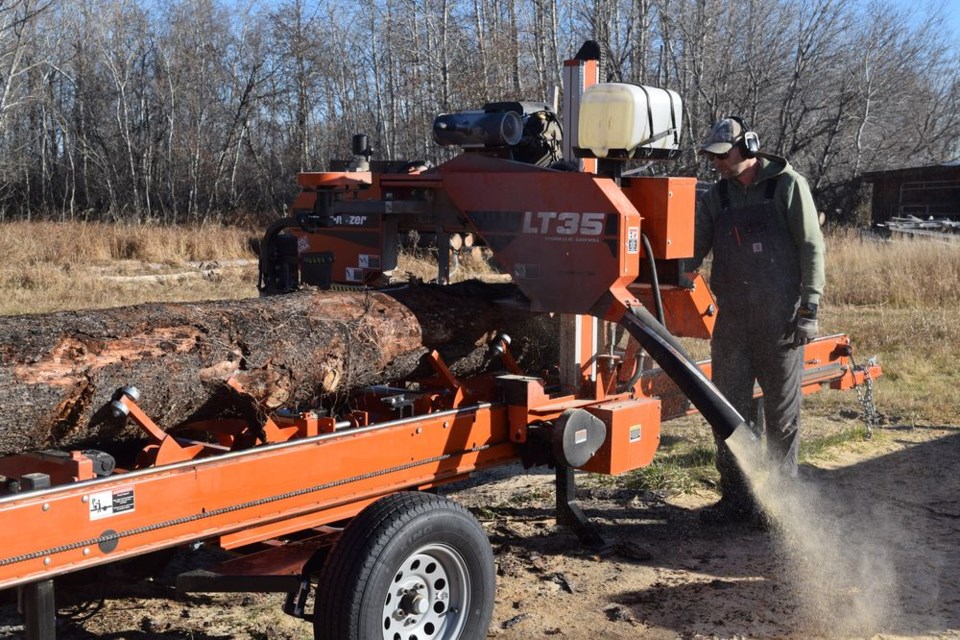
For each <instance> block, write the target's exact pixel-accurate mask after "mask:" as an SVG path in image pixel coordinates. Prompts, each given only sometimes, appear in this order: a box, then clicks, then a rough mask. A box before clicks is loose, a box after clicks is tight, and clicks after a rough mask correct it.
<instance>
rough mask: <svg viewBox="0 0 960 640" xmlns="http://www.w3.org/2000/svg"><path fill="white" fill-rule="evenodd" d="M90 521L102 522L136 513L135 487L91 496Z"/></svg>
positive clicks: (120, 488) (118, 488)
mask: <svg viewBox="0 0 960 640" xmlns="http://www.w3.org/2000/svg"><path fill="white" fill-rule="evenodd" d="M88 504H89V505H90V519H91V520H102V519H103V518H110V517H112V516H118V515H120V514H121V513H131V512H133V511H134V498H133V487H117V488H116V489H111V490H109V491H100V492H98V493H91V494H90V501H89V503H88Z"/></svg>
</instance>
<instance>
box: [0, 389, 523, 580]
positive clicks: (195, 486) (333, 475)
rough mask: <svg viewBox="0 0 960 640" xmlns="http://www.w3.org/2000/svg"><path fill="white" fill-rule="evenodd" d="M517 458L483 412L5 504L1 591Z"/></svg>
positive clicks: (0, 505) (0, 518) (498, 415)
mask: <svg viewBox="0 0 960 640" xmlns="http://www.w3.org/2000/svg"><path fill="white" fill-rule="evenodd" d="M516 456H517V450H516V448H515V445H513V444H512V443H510V442H509V439H508V436H507V420H506V409H505V408H504V407H502V406H499V405H497V406H490V405H484V406H481V407H478V408H474V409H465V410H461V411H458V412H444V413H438V414H432V415H431V416H428V417H425V418H417V419H409V420H405V421H402V422H397V423H391V424H390V425H386V426H383V427H369V428H366V429H357V430H353V431H349V432H344V433H342V434H340V433H338V434H331V435H326V436H319V437H317V438H312V439H309V440H304V441H296V442H290V443H284V444H278V445H273V446H268V447H261V448H257V449H253V450H250V451H245V452H241V453H233V454H226V455H222V456H217V457H213V458H208V459H204V460H200V461H196V462H189V463H181V464H177V465H172V466H169V467H159V468H156V469H148V470H144V471H137V472H132V473H129V474H123V475H120V476H114V477H110V478H107V479H103V480H95V481H90V482H81V483H77V484H75V485H67V486H65V487H60V488H56V489H52V490H47V491H38V492H31V493H29V494H24V495H22V496H19V495H12V496H7V497H4V498H2V499H0V532H2V536H3V539H2V543H0V588H5V587H10V586H14V585H17V584H24V583H27V582H32V581H35V580H38V579H43V578H47V577H52V576H54V575H58V574H60V573H66V572H68V571H73V570H77V569H80V568H85V567H88V566H93V565H97V564H103V563H106V562H112V561H115V560H118V559H121V558H124V557H128V556H132V555H137V554H141V553H145V552H147V551H151V550H154V549H159V548H163V547H169V546H174V545H177V544H182V543H185V542H189V541H193V540H199V539H204V538H209V537H214V536H222V535H228V534H231V533H234V532H237V531H241V530H243V529H245V528H250V527H266V525H269V524H271V523H274V522H278V521H280V520H283V519H287V518H293V517H298V516H304V515H306V514H310V513H316V512H319V511H321V510H324V509H330V508H335V507H339V506H341V505H346V504H350V503H354V502H359V501H364V500H368V499H370V498H372V497H375V496H379V495H384V494H387V493H391V492H393V491H398V490H401V489H404V488H409V487H417V486H420V485H424V484H427V483H430V482H436V481H437V480H438V479H443V478H448V477H453V476H457V475H462V474H464V473H468V472H470V471H473V470H476V469H479V468H485V467H490V466H495V465H498V464H503V463H504V462H508V461H511V460H513V459H515V458H516ZM347 511H350V510H349V509H348V510H347ZM347 511H343V510H337V509H334V510H333V511H331V512H330V513H329V514H328V515H329V517H330V519H331V520H336V519H340V518H342V517H345V515H346V514H347ZM322 520H324V518H318V519H316V520H312V522H314V523H316V522H320V521H322ZM262 533H263V535H266V534H267V533H269V531H268V528H264V529H263V530H262Z"/></svg>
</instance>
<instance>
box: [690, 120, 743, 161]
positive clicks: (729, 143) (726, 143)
mask: <svg viewBox="0 0 960 640" xmlns="http://www.w3.org/2000/svg"><path fill="white" fill-rule="evenodd" d="M743 134H744V131H743V127H742V126H740V123H739V122H737V121H736V120H734V119H733V118H724V119H723V120H718V121H717V122H716V123H715V124H714V125H713V126H712V127H710V131H709V132H708V133H707V139H706V140H705V141H704V142H703V144H702V145H701V146H700V151H699V153H716V154H723V153H726V152H727V151H730V149H733V146H734V145H735V144H737V143H738V142H740V139H741V138H742V137H743Z"/></svg>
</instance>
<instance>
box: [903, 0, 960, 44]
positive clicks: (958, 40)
mask: <svg viewBox="0 0 960 640" xmlns="http://www.w3.org/2000/svg"><path fill="white" fill-rule="evenodd" d="M887 2H888V3H889V4H891V5H893V6H895V7H899V8H901V9H904V10H906V11H909V12H912V13H913V14H914V19H915V20H916V21H918V22H919V21H921V20H924V19H925V18H926V17H927V16H929V15H931V14H939V15H940V16H941V17H942V18H943V23H944V26H945V27H947V28H948V29H950V30H951V31H952V32H953V34H952V36H953V38H952V40H953V48H954V49H955V50H956V49H960V0H887Z"/></svg>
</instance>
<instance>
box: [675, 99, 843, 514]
mask: <svg viewBox="0 0 960 640" xmlns="http://www.w3.org/2000/svg"><path fill="white" fill-rule="evenodd" d="M759 148H760V144H759V139H758V138H757V135H756V134H755V133H753V132H752V131H749V130H748V129H747V127H746V126H745V125H744V123H743V121H742V120H740V119H739V118H735V117H733V118H724V119H723V120H720V121H719V122H717V123H716V124H714V125H713V127H712V128H711V129H710V132H709V134H708V135H707V138H706V141H705V142H704V143H703V145H702V146H701V147H700V150H699V152H700V154H702V155H704V156H706V157H707V158H709V160H710V161H711V162H712V163H713V166H714V168H715V169H716V171H717V173H719V174H720V180H719V181H718V182H717V183H716V184H715V185H714V186H713V187H711V189H710V190H709V191H708V192H707V193H705V194H704V195H703V197H702V198H701V200H700V202H699V203H698V205H697V214H696V230H695V243H694V258H693V267H694V268H698V267H699V266H700V264H701V263H702V262H703V259H704V258H705V257H706V256H707V254H708V253H710V252H711V251H712V252H713V266H712V268H711V275H710V286H711V289H712V290H713V292H714V294H715V295H716V297H717V306H718V307H719V309H718V314H717V323H716V327H715V329H714V333H713V341H712V343H711V358H712V361H713V381H714V384H716V386H717V388H718V389H719V390H720V392H721V393H723V394H724V395H725V396H726V397H727V399H728V400H729V401H730V403H731V404H732V405H733V406H734V407H735V408H736V409H737V410H738V411H739V412H740V414H741V415H743V416H744V417H746V418H747V419H749V418H750V417H752V416H753V415H755V411H754V409H753V407H754V402H753V388H754V382H755V381H756V382H759V384H760V388H761V389H762V390H763V408H764V416H765V420H764V422H765V424H766V447H767V454H768V458H769V460H770V463H771V466H772V468H773V469H774V470H775V471H778V472H779V473H780V474H781V475H782V476H785V477H788V478H790V477H796V475H797V452H798V449H799V444H800V437H799V436H800V399H801V397H802V394H801V391H800V382H801V376H802V374H803V345H804V344H806V343H807V342H809V341H810V340H812V339H813V338H815V337H816V336H817V333H818V326H817V305H818V304H819V303H820V295H821V294H822V293H823V285H824V264H823V262H824V260H823V259H824V246H823V236H822V234H821V233H820V225H819V220H818V215H817V210H816V208H815V207H814V204H813V197H812V196H811V194H810V188H809V187H808V186H807V181H806V179H804V177H803V176H801V175H800V174H798V173H797V172H796V171H794V170H793V168H792V167H791V166H790V163H789V162H787V161H786V160H785V159H783V158H780V157H777V156H774V155H770V154H765V153H760V151H759ZM714 439H715V440H716V443H717V470H718V471H719V472H720V491H721V495H722V497H721V499H720V501H719V502H718V503H717V504H716V505H714V506H713V507H710V508H708V509H706V510H704V511H703V512H702V513H701V520H703V521H704V522H707V523H716V524H720V523H730V522H738V521H743V522H757V521H758V520H757V518H758V517H759V512H758V511H757V508H756V506H755V504H754V502H753V496H752V493H751V491H750V489H749V486H748V485H747V482H746V479H745V478H744V476H743V473H742V471H741V470H740V467H739V466H738V465H737V462H736V460H735V459H734V456H733V455H732V454H731V452H730V449H729V448H728V447H727V445H726V443H725V442H724V441H723V440H722V439H721V438H720V437H718V436H717V435H716V433H714Z"/></svg>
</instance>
